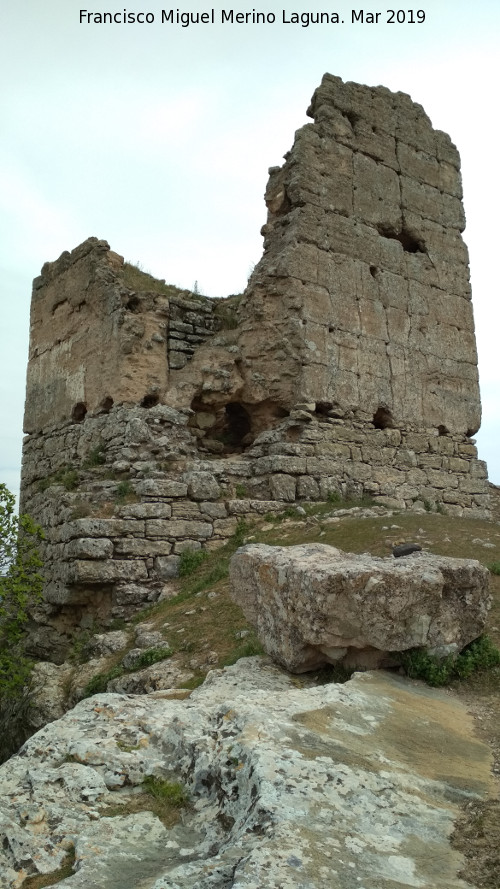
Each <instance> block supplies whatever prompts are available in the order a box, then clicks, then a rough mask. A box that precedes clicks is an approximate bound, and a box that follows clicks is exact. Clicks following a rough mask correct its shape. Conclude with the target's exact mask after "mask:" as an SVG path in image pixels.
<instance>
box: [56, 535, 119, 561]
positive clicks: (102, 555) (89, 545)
mask: <svg viewBox="0 0 500 889" xmlns="http://www.w3.org/2000/svg"><path fill="white" fill-rule="evenodd" d="M112 555H113V544H112V543H111V540H103V539H102V538H95V537H78V538H76V539H75V540H71V541H70V542H69V543H68V546H67V548H66V558H68V559H109V558H110V557H111V556H112Z"/></svg>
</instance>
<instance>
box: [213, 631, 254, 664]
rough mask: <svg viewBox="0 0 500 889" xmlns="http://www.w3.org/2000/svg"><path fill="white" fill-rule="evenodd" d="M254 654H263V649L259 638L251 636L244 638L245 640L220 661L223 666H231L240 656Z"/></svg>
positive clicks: (251, 655)
mask: <svg viewBox="0 0 500 889" xmlns="http://www.w3.org/2000/svg"><path fill="white" fill-rule="evenodd" d="M256 654H264V649H263V648H262V645H261V644H260V642H259V640H258V639H257V637H256V636H253V637H252V638H248V637H247V638H246V639H245V641H244V642H243V643H242V644H241V645H238V647H237V648H235V649H234V651H232V652H231V653H230V654H228V655H227V656H226V657H225V658H224V659H223V661H222V666H223V667H231V666H232V664H235V663H236V661H239V660H240V658H242V657H253V656H254V655H256Z"/></svg>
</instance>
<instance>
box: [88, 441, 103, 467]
mask: <svg viewBox="0 0 500 889" xmlns="http://www.w3.org/2000/svg"><path fill="white" fill-rule="evenodd" d="M105 462H106V448H105V445H103V444H98V445H96V447H95V448H92V450H91V451H90V452H89V455H88V457H87V459H86V460H85V461H84V463H83V468H84V469H93V468H94V467H96V466H103V465H104V463H105Z"/></svg>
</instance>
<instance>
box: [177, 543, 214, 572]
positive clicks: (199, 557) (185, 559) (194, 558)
mask: <svg viewBox="0 0 500 889" xmlns="http://www.w3.org/2000/svg"><path fill="white" fill-rule="evenodd" d="M207 558H208V553H206V552H205V550H203V549H185V550H183V551H182V552H181V554H180V557H179V577H189V575H190V574H194V572H195V571H196V569H197V568H199V567H200V565H201V564H202V562H204V561H205V560H206V559H207Z"/></svg>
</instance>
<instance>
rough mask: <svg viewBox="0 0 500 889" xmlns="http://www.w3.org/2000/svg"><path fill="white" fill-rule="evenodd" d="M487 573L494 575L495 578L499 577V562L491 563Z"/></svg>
mask: <svg viewBox="0 0 500 889" xmlns="http://www.w3.org/2000/svg"><path fill="white" fill-rule="evenodd" d="M488 571H490V572H491V574H496V575H497V577H499V576H500V562H492V563H491V565H488Z"/></svg>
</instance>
